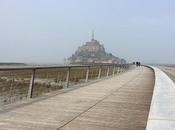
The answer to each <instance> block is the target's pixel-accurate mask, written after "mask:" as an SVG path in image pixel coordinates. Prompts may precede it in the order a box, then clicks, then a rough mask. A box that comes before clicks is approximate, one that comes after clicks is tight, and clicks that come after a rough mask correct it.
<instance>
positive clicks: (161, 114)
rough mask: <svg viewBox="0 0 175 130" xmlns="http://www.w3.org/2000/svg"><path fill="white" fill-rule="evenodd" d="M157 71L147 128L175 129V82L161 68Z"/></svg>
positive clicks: (150, 129)
mask: <svg viewBox="0 0 175 130" xmlns="http://www.w3.org/2000/svg"><path fill="white" fill-rule="evenodd" d="M148 67H149V68H152V69H153V71H154V72H155V86H154V91H153V96H152V101H151V106H150V111H149V117H148V121H147V127H146V130H175V83H174V82H173V81H172V80H171V79H170V78H169V77H168V76H167V75H166V74H165V73H164V72H163V71H161V70H160V69H158V68H156V67H153V66H148Z"/></svg>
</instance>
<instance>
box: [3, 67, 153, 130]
mask: <svg viewBox="0 0 175 130" xmlns="http://www.w3.org/2000/svg"><path fill="white" fill-rule="evenodd" d="M153 86H154V73H153V71H152V70H151V69H148V68H145V67H138V68H136V69H133V70H130V71H128V72H125V73H123V74H121V75H119V76H116V77H113V78H111V79H108V80H104V81H100V82H98V83H94V84H91V85H88V86H85V87H82V88H78V89H75V90H72V91H69V92H67V93H62V94H59V95H56V96H53V97H50V98H47V99H45V100H40V101H36V102H33V103H29V104H28V105H23V106H21V107H16V108H14V109H11V110H8V111H6V110H4V111H3V112H1V113H0V130H145V128H146V123H147V118H148V113H149V107H150V102H151V97H152V91H153Z"/></svg>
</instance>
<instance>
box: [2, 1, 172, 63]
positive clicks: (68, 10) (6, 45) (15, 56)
mask: <svg viewBox="0 0 175 130" xmlns="http://www.w3.org/2000/svg"><path fill="white" fill-rule="evenodd" d="M174 5H175V1H174V0H166V1H165V0H144V1H143V0H30V1H24V0H1V1H0V62H27V63H63V60H64V58H67V57H69V56H71V55H72V54H73V53H74V51H75V50H76V49H77V47H78V46H80V45H82V44H84V43H85V42H86V41H89V40H90V39H91V31H92V30H95V39H97V40H99V41H100V42H101V44H104V47H105V48H106V51H107V52H111V53H113V54H114V55H116V56H118V57H123V58H125V59H126V60H127V61H129V62H131V61H134V60H140V61H141V62H145V63H164V64H175V60H174V56H175V37H174V36H175V15H174V14H175V8H174Z"/></svg>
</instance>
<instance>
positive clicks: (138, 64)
mask: <svg viewBox="0 0 175 130" xmlns="http://www.w3.org/2000/svg"><path fill="white" fill-rule="evenodd" d="M133 64H134V65H136V66H137V67H138V66H141V63H140V62H138V61H137V62H133Z"/></svg>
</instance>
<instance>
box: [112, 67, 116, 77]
mask: <svg viewBox="0 0 175 130" xmlns="http://www.w3.org/2000/svg"><path fill="white" fill-rule="evenodd" d="M112 73H113V76H114V75H115V65H114V68H113V72H112Z"/></svg>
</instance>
